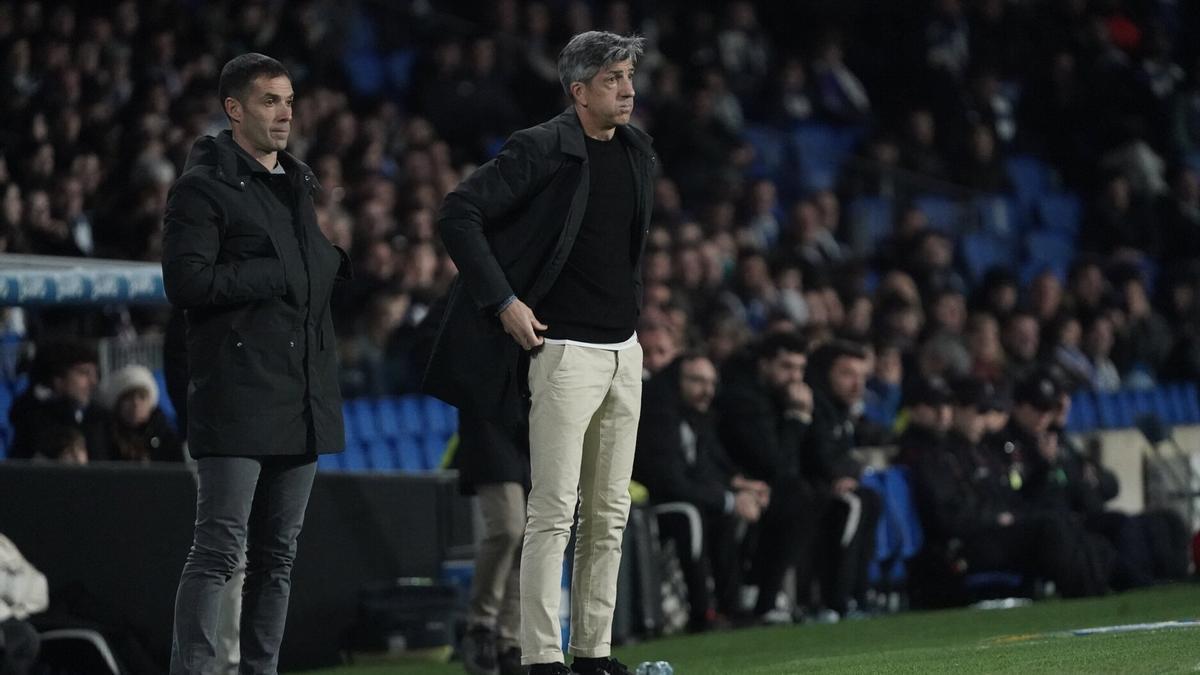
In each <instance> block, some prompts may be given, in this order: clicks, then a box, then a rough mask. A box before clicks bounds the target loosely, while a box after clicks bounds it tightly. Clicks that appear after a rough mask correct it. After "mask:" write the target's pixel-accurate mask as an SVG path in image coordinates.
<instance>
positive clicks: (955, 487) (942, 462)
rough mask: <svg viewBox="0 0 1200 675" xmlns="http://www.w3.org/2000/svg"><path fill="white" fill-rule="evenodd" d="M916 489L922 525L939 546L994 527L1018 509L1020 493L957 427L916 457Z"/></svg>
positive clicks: (935, 544) (998, 466)
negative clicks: (1018, 494)
mask: <svg viewBox="0 0 1200 675" xmlns="http://www.w3.org/2000/svg"><path fill="white" fill-rule="evenodd" d="M913 490H914V496H915V498H916V502H917V509H918V513H919V514H920V516H921V526H922V528H924V530H925V535H926V536H927V537H928V538H929V540H930V542H932V543H933V545H934V546H942V545H945V544H946V543H947V542H949V541H950V540H952V539H961V538H964V537H969V536H972V535H974V534H977V533H979V532H983V531H985V530H987V529H988V528H991V527H995V526H996V525H997V523H998V518H999V516H1000V514H1001V513H1004V512H1006V511H1007V512H1012V511H1013V510H1014V509H1013V506H1014V505H1015V504H1014V502H1015V499H1016V496H1017V493H1016V492H1015V491H1014V490H1013V489H1012V488H1011V487H1010V486H1009V485H1008V476H1007V474H1006V473H1005V470H1004V467H1003V466H1002V465H1000V464H998V463H996V462H994V461H992V459H991V458H989V457H988V456H987V454H986V451H985V450H984V449H983V448H982V447H981V446H980V445H978V444H974V443H971V442H970V440H968V439H967V438H966V437H965V436H963V435H961V434H959V433H957V432H955V431H951V432H950V433H949V434H948V435H947V437H946V442H945V443H944V444H942V445H941V446H940V447H939V448H935V449H932V450H931V451H930V452H926V453H923V454H922V455H921V456H920V458H918V459H917V462H916V465H915V466H914V473H913Z"/></svg>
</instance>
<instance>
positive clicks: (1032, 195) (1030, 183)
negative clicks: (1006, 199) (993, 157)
mask: <svg viewBox="0 0 1200 675" xmlns="http://www.w3.org/2000/svg"><path fill="white" fill-rule="evenodd" d="M1004 166H1005V169H1007V170H1008V179H1009V181H1010V182H1012V185H1013V192H1014V193H1016V196H1017V201H1019V202H1020V203H1021V204H1024V205H1026V206H1028V205H1031V204H1033V203H1034V201H1036V200H1037V198H1038V197H1040V196H1042V195H1044V194H1046V193H1047V192H1048V191H1049V190H1050V183H1051V180H1050V179H1051V174H1050V169H1049V168H1048V167H1047V166H1046V164H1045V163H1044V162H1042V161H1041V160H1040V159H1038V158H1036V157H1032V156H1030V155H1014V156H1012V157H1009V158H1008V159H1006V160H1005V161H1004Z"/></svg>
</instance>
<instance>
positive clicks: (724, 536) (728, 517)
mask: <svg viewBox="0 0 1200 675" xmlns="http://www.w3.org/2000/svg"><path fill="white" fill-rule="evenodd" d="M716 389H717V370H716V368H715V367H714V366H713V364H712V362H711V361H709V360H708V359H707V358H706V357H704V356H701V355H698V354H695V353H691V354H685V355H683V356H681V357H679V358H678V359H676V360H674V361H673V362H672V363H671V364H670V365H669V366H668V367H667V368H665V369H663V370H661V371H660V372H659V373H658V374H657V375H655V376H654V377H653V378H651V380H650V381H649V382H648V383H647V384H646V389H645V392H644V394H643V397H642V411H643V412H642V418H641V423H640V425H639V426H638V452H637V455H636V457H635V462H634V472H633V475H634V479H635V480H637V481H639V482H641V483H643V484H644V485H645V486H646V488H647V489H648V490H649V492H650V499H651V501H652V502H654V503H656V504H664V503H669V502H684V503H687V504H690V505H692V506H693V507H695V508H696V509H697V510H698V511H699V513H700V518H701V522H702V529H701V530H700V531H699V532H693V531H692V529H691V527H689V521H688V519H687V518H686V517H681V516H682V515H683V514H674V515H672V514H660V515H659V517H658V524H659V530H660V532H661V533H662V535H663V537H664V538H668V539H671V540H673V541H675V550H676V552H677V553H678V554H679V557H680V561H681V563H682V565H683V570H684V578H685V580H686V581H687V586H688V603H689V605H690V607H691V617H690V622H689V623H690V627H691V629H692V630H702V629H705V628H708V627H709V626H711V625H713V623H714V621H716V615H717V613H718V612H719V613H720V614H723V615H724V616H727V617H728V616H731V615H733V614H734V613H736V611H737V609H738V601H739V596H738V593H739V590H740V584H739V581H740V574H739V572H740V561H739V559H738V558H739V556H738V552H739V548H740V547H739V542H738V537H737V531H738V529H739V525H740V524H741V523H755V522H758V520H759V518H760V516H761V514H762V511H763V509H766V508H767V507H768V505H769V503H770V496H771V489H770V487H769V486H768V485H767V483H765V482H763V481H760V480H751V479H747V478H745V477H744V476H742V474H741V470H740V469H739V468H738V467H737V466H736V465H735V464H734V463H733V461H732V460H731V459H730V458H729V456H728V455H727V454H726V452H725V449H724V447H722V445H721V442H720V440H719V439H718V437H717V433H716V426H715V423H714V419H713V415H712V413H711V411H710V406H711V405H712V401H713V398H714V396H715V394H716ZM695 535H700V536H701V541H700V542H696V541H692V538H693V536H695ZM697 552H698V553H699V555H697V554H696V553H697ZM710 575H711V576H712V579H713V582H714V587H715V590H714V591H713V592H712V593H710V592H709V590H708V579H709V576H710Z"/></svg>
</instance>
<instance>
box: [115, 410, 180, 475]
mask: <svg viewBox="0 0 1200 675" xmlns="http://www.w3.org/2000/svg"><path fill="white" fill-rule="evenodd" d="M109 419H110V424H109V441H110V443H111V444H112V455H113V456H112V459H114V460H119V461H134V462H182V461H183V442H182V441H181V440H180V439H179V436H178V434H176V433H175V430H174V429H172V428H171V423H170V422H168V421H167V416H166V414H164V413H163V411H162V408H155V409H154V412H153V413H151V414H150V419H148V420H146V424H144V425H143V426H142V427H140V428H138V429H126V428H123V427H122V426H121V424H120V423H119V422H118V421H117V416H116V415H113V416H111V417H110V418H109Z"/></svg>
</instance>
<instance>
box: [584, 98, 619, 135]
mask: <svg viewBox="0 0 1200 675" xmlns="http://www.w3.org/2000/svg"><path fill="white" fill-rule="evenodd" d="M575 114H576V115H577V116H578V117H579V124H580V125H581V126H583V133H584V135H586V136H587V137H588V138H594V139H595V140H597V141H611V140H612V137H613V134H615V133H616V132H617V128H616V127H615V126H605V125H603V124H601V123H598V122H597V121H596V120H595V119H593V118H592V116H591V113H590V112H588V109H587V108H585V107H583V106H581V105H579V104H578V103H576V104H575Z"/></svg>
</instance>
